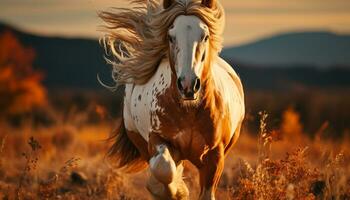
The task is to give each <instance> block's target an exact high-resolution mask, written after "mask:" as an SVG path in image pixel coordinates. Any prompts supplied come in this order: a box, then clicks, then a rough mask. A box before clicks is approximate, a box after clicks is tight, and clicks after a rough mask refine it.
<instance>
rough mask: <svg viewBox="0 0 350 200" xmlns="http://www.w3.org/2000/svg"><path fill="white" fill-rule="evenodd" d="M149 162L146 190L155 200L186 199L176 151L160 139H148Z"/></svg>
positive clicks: (180, 166) (186, 192)
mask: <svg viewBox="0 0 350 200" xmlns="http://www.w3.org/2000/svg"><path fill="white" fill-rule="evenodd" d="M149 142H150V146H149V152H150V153H151V155H152V157H151V159H150V161H149V166H150V171H151V177H150V180H149V182H148V189H149V190H150V192H151V193H152V194H153V196H154V197H155V199H187V196H188V190H187V187H186V185H185V183H184V181H183V180H182V173H183V166H182V163H181V162H180V161H178V160H174V157H176V151H175V150H173V149H170V147H169V146H168V145H167V144H166V143H165V142H163V141H162V139H161V138H158V137H151V138H150V141H149Z"/></svg>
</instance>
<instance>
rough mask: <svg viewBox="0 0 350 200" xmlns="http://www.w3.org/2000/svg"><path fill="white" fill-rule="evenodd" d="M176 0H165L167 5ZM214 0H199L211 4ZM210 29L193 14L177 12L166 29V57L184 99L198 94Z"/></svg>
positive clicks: (195, 96) (209, 6) (194, 98)
mask: <svg viewBox="0 0 350 200" xmlns="http://www.w3.org/2000/svg"><path fill="white" fill-rule="evenodd" d="M174 1H175V0H164V5H163V6H164V8H168V7H170V6H171V5H172V3H174ZM214 3H215V0H202V2H201V4H202V6H203V7H208V8H211V7H212V6H213V5H214ZM209 38H210V31H209V28H208V26H207V25H206V24H205V23H204V22H203V21H202V20H201V19H200V18H199V17H197V16H195V15H179V16H178V17H176V18H175V20H174V22H173V24H172V25H171V26H170V27H169V30H168V40H169V41H168V42H169V57H170V61H171V63H172V65H173V67H174V69H175V71H176V78H177V82H176V83H177V88H178V91H179V93H180V94H181V97H182V98H183V100H186V101H191V100H192V101H193V100H196V99H197V98H198V96H199V93H200V92H199V91H200V90H201V83H202V81H203V80H201V78H202V77H203V76H202V73H203V68H204V65H205V61H206V59H207V57H208V56H207V55H208V51H209Z"/></svg>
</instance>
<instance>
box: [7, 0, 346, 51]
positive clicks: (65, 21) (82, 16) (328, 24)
mask: <svg viewBox="0 0 350 200" xmlns="http://www.w3.org/2000/svg"><path fill="white" fill-rule="evenodd" d="M220 2H221V3H222V5H223V6H224V8H225V10H226V17H227V19H226V30H225V33H224V38H225V46H229V45H235V46H237V45H240V44H244V43H248V42H251V41H255V40H257V39H260V38H264V37H268V36H271V35H276V34H279V33H283V32H290V31H319V30H326V31H332V32H336V33H340V34H350V0H221V1H220ZM113 6H114V7H125V6H127V3H126V1H125V0H1V1H0V21H4V22H6V23H9V24H13V25H15V26H17V27H19V28H22V29H24V30H28V31H32V32H35V33H39V34H48V35H55V36H57V35H58V36H69V37H72V36H74V37H94V38H97V37H100V36H101V33H100V32H99V31H97V29H98V25H100V24H101V23H102V22H101V20H100V19H98V18H97V16H96V13H97V11H99V10H103V9H107V8H108V7H113Z"/></svg>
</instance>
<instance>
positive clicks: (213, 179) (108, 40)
mask: <svg viewBox="0 0 350 200" xmlns="http://www.w3.org/2000/svg"><path fill="white" fill-rule="evenodd" d="M130 3H131V5H133V7H132V8H130V9H128V8H115V10H110V11H104V12H101V13H100V14H99V15H100V17H101V18H102V19H103V20H104V22H105V29H104V30H105V31H106V35H105V37H104V38H103V39H102V44H103V45H104V47H105V49H106V53H107V54H108V55H110V56H109V58H108V59H107V61H108V62H109V63H110V64H112V66H113V70H112V71H113V73H112V74H113V78H114V80H115V82H116V85H115V86H114V87H113V88H116V87H118V86H120V85H124V86H125V97H124V105H123V120H122V123H121V127H120V129H119V131H117V132H116V134H115V136H114V137H113V141H114V144H113V146H112V147H111V149H110V151H109V154H110V155H111V156H113V157H114V158H115V159H116V161H117V164H118V167H122V168H124V169H127V170H129V171H132V172H135V171H139V170H141V169H144V168H145V167H147V166H149V169H150V178H149V180H148V183H147V189H148V190H149V192H150V193H151V195H152V196H153V197H154V199H188V198H189V192H188V189H187V187H186V184H185V182H184V181H183V175H182V174H183V169H184V167H183V161H184V160H188V161H190V162H191V163H192V164H193V165H195V166H196V167H197V168H198V170H199V174H200V181H199V183H200V187H201V192H200V195H199V198H200V199H211V200H213V199H215V191H216V188H217V185H218V182H219V179H220V176H221V174H222V171H223V168H224V160H225V156H226V155H227V154H228V152H229V150H230V148H231V147H232V146H233V145H234V144H235V142H236V141H237V139H238V137H239V134H240V129H241V124H242V121H243V118H244V113H245V107H244V94H243V88H242V84H241V81H240V79H239V77H238V75H237V74H236V73H235V71H234V70H233V69H232V67H231V66H230V65H229V64H227V63H226V62H225V61H224V60H223V59H221V58H220V57H219V55H218V54H219V52H220V51H221V48H222V46H221V43H222V37H221V34H222V31H223V25H224V11H223V8H222V6H221V5H220V4H219V2H217V1H216V0H187V1H186V0H182V1H181V0H163V1H162V2H159V0H131V2H130ZM106 57H107V56H106Z"/></svg>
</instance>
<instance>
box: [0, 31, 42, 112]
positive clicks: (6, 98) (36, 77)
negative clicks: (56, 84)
mask: <svg viewBox="0 0 350 200" xmlns="http://www.w3.org/2000/svg"><path fill="white" fill-rule="evenodd" d="M34 59H35V51H34V49H32V48H30V47H25V46H23V45H22V44H21V43H20V42H19V41H18V39H17V38H16V37H15V36H14V34H13V33H11V32H10V31H5V32H3V33H1V34H0V118H6V117H9V116H16V115H21V114H23V113H30V112H31V111H32V110H33V109H34V108H35V107H40V106H44V105H46V104H47V95H46V89H45V88H44V86H43V85H42V80H43V74H42V73H41V72H39V71H36V70H34V68H33V61H34Z"/></svg>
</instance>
